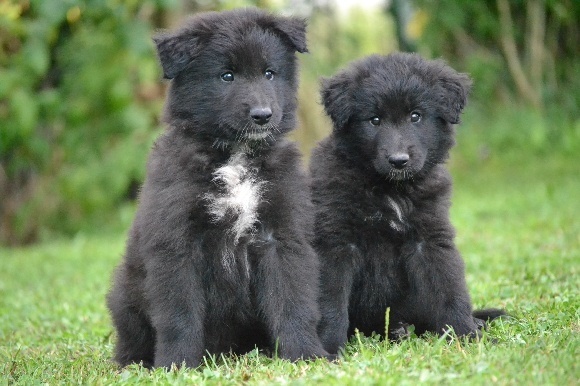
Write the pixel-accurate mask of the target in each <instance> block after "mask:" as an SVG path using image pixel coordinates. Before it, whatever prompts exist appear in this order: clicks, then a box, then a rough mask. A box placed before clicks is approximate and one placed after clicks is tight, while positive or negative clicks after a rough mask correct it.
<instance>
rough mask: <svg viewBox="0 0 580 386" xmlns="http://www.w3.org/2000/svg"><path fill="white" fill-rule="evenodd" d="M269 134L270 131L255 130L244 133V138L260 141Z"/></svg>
mask: <svg viewBox="0 0 580 386" xmlns="http://www.w3.org/2000/svg"><path fill="white" fill-rule="evenodd" d="M271 134H272V132H271V131H270V130H255V131H249V132H248V133H246V138H247V139H250V140H260V139H265V138H267V137H268V136H269V135H271Z"/></svg>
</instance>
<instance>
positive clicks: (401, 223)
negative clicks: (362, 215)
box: [387, 197, 406, 232]
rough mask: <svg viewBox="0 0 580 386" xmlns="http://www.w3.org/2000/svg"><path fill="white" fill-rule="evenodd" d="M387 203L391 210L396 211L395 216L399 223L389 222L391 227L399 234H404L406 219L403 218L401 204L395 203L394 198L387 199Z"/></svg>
mask: <svg viewBox="0 0 580 386" xmlns="http://www.w3.org/2000/svg"><path fill="white" fill-rule="evenodd" d="M387 201H388V203H389V206H390V207H391V209H393V210H394V211H395V215H396V216H397V221H395V220H391V221H389V225H390V226H391V228H393V229H394V230H396V231H397V232H402V231H403V230H404V229H405V225H406V222H405V218H404V216H403V211H402V209H401V207H400V206H399V204H397V202H395V200H394V199H393V198H392V197H387Z"/></svg>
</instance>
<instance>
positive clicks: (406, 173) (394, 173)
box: [387, 169, 415, 181]
mask: <svg viewBox="0 0 580 386" xmlns="http://www.w3.org/2000/svg"><path fill="white" fill-rule="evenodd" d="M414 175H415V171H414V170H411V169H404V170H396V169H392V170H390V171H389V173H388V174H387V178H388V179H389V180H392V181H407V180H411V179H413V176H414Z"/></svg>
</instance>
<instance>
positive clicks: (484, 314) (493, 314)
mask: <svg viewBox="0 0 580 386" xmlns="http://www.w3.org/2000/svg"><path fill="white" fill-rule="evenodd" d="M472 315H473V317H474V318H477V319H481V320H483V321H484V322H485V323H489V322H491V321H492V320H494V319H497V318H501V317H505V316H509V315H508V314H507V312H505V310H502V309H499V308H485V309H483V310H475V311H473V313H472Z"/></svg>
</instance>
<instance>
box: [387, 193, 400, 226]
mask: <svg viewBox="0 0 580 386" xmlns="http://www.w3.org/2000/svg"><path fill="white" fill-rule="evenodd" d="M387 200H388V201H389V205H390V206H391V208H393V210H394V211H395V213H396V214H397V218H398V219H399V221H400V222H404V220H403V212H402V211H401V207H399V205H397V203H396V202H395V200H393V198H392V197H387Z"/></svg>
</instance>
